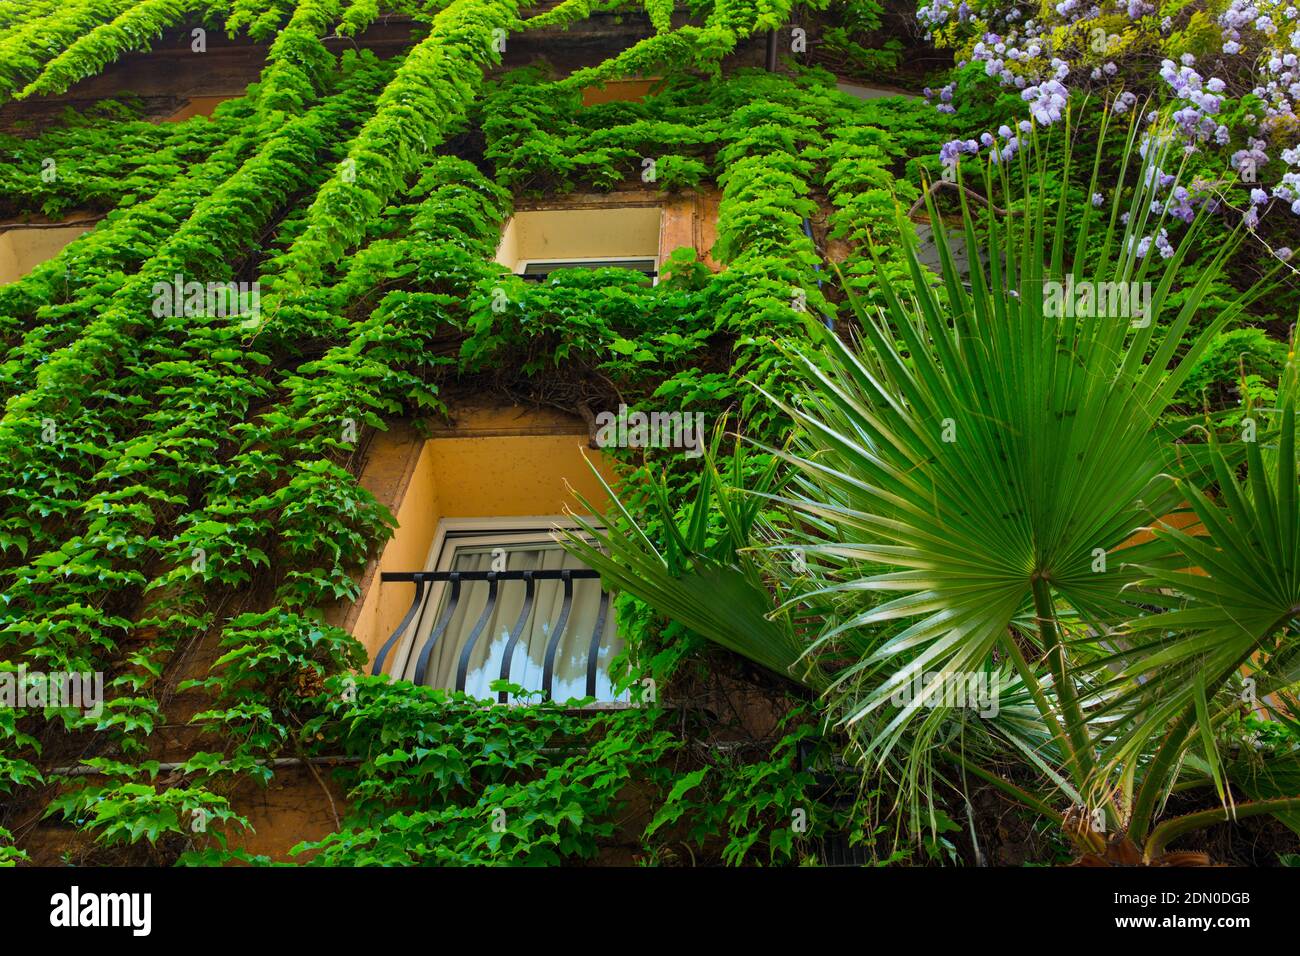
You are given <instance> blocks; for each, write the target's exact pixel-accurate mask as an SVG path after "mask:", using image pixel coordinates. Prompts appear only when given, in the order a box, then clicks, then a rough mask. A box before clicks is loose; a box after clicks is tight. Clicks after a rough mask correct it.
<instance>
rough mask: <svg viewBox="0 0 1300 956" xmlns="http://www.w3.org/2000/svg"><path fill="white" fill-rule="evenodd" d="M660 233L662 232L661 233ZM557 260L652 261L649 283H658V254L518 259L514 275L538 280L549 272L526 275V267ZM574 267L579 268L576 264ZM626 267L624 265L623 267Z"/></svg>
mask: <svg viewBox="0 0 1300 956" xmlns="http://www.w3.org/2000/svg"><path fill="white" fill-rule="evenodd" d="M661 235H662V234H661ZM559 262H580V263H581V262H653V263H654V275H652V276H650V277H649V278H650V284H651V285H658V284H659V256H658V255H653V256H564V257H562V258H559V259H520V260H519V261H518V262H516V263H515V273H514V274H515V275H517V276H519V277H520V278H521V279H524V280H526V281H535V282H540V281H544V280H545V279H548V278H550V273H549V272H548V273H543V274H536V273H534V274H533V275H528V274H527V273H528V267H529V266H533V265H538V266H545V265H553V264H555V263H559ZM576 268H581V266H577V267H576ZM624 268H626V267H624ZM632 271H633V272H640V273H641V274H642V275H645V270H643V269H633V270H632Z"/></svg>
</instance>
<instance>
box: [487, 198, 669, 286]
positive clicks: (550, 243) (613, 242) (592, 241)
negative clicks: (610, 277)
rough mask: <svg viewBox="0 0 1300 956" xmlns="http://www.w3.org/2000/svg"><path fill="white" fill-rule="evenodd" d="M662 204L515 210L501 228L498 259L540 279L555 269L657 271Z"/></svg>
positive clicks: (647, 273)
mask: <svg viewBox="0 0 1300 956" xmlns="http://www.w3.org/2000/svg"><path fill="white" fill-rule="evenodd" d="M661 220H662V210H661V209H660V208H659V207H658V206H634V205H629V206H594V207H580V208H569V209H533V210H522V211H520V212H516V213H515V215H514V217H513V218H512V219H511V220H510V222H509V223H508V224H507V225H506V228H505V230H504V231H503V232H502V233H501V244H500V246H499V247H498V248H497V262H499V263H500V264H501V265H503V266H505V267H506V268H507V269H509V270H510V271H511V272H513V273H515V274H517V275H521V276H524V277H525V278H528V279H533V280H540V279H544V278H545V277H546V276H547V275H549V274H550V273H552V272H554V271H555V270H556V269H575V268H577V269H581V268H588V269H598V268H604V267H617V268H624V269H635V270H636V271H638V272H642V273H644V274H646V275H648V276H650V277H651V278H654V276H655V275H656V274H657V272H658V268H659V260H660V249H659V245H660V232H661Z"/></svg>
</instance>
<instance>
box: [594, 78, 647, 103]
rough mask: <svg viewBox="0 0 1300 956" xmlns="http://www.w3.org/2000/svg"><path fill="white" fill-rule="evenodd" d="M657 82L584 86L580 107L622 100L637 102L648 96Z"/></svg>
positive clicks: (615, 81)
mask: <svg viewBox="0 0 1300 956" xmlns="http://www.w3.org/2000/svg"><path fill="white" fill-rule="evenodd" d="M658 82H659V80H658V79H647V80H610V81H608V82H607V83H605V85H604V86H584V87H583V88H582V105H583V106H594V105H596V104H597V103H613V102H616V101H622V100H632V101H637V102H639V101H641V100H643V99H645V98H646V96H648V95H649V94H650V91H651V90H652V89H653V88H654V86H655V84H656V83H658Z"/></svg>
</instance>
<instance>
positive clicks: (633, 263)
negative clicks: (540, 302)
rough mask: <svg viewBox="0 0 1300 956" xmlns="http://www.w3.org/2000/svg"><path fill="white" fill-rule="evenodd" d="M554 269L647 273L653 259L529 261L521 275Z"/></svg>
mask: <svg viewBox="0 0 1300 956" xmlns="http://www.w3.org/2000/svg"><path fill="white" fill-rule="evenodd" d="M556 269H635V270H636V271H637V272H644V273H646V274H648V275H654V273H655V260H653V259H600V260H595V259H575V260H573V261H571V262H530V263H528V264H527V265H525V266H524V271H523V273H522V274H523V275H526V276H544V275H550V274H551V273H552V272H554V271H555V270H556Z"/></svg>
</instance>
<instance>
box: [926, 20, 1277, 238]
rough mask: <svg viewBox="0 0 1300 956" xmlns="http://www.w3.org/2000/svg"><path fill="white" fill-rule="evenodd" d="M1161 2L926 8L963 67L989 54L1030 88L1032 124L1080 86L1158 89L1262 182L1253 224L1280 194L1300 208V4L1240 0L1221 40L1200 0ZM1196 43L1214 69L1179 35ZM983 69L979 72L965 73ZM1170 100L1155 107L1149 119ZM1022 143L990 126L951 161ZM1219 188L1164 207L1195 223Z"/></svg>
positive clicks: (1155, 96) (1207, 147)
mask: <svg viewBox="0 0 1300 956" xmlns="http://www.w3.org/2000/svg"><path fill="white" fill-rule="evenodd" d="M972 4H973V5H972ZM1167 9H1172V8H1167ZM1157 12H1158V11H1157V7H1156V6H1155V5H1154V4H1153V3H1152V2H1148V0H1058V2H1055V3H1052V4H1049V5H1042V6H1040V5H1037V4H1034V5H1032V6H1031V5H1028V4H1023V3H1021V4H1017V3H1016V2H1014V0H1010V2H1008V0H969V2H968V0H963V2H960V3H954V2H953V0H929V2H928V3H927V4H925V5H924V6H921V7H920V9H918V11H917V17H918V20H919V21H920V23H921V25H922V26H923V27H924V28H925V29H927V30H928V31H929V32H928V34H927V36H928V37H929V38H931V39H933V40H934V41H935V42H936V44H938V45H941V46H943V45H946V46H948V47H951V48H953V49H955V50H956V66H957V67H958V69H959V70H965V68H967V67H969V66H970V65H972V64H979V65H982V67H983V69H982V70H981V71H980V73H981V74H982V76H983V77H986V78H988V79H990V80H993V81H995V82H996V83H997V85H998V86H1000V87H1004V88H1009V89H1015V90H1018V91H1019V92H1020V98H1021V99H1022V101H1023V102H1024V104H1025V108H1026V112H1027V114H1028V117H1029V120H1030V121H1032V123H1035V124H1038V125H1040V126H1050V125H1052V124H1054V123H1058V122H1060V121H1061V119H1062V117H1063V116H1064V113H1065V110H1066V107H1067V105H1068V103H1069V102H1070V98H1071V96H1072V95H1075V94H1082V93H1088V94H1100V95H1102V96H1103V97H1104V98H1105V100H1106V101H1107V102H1108V103H1109V104H1110V106H1111V109H1112V111H1113V112H1114V113H1116V114H1125V113H1128V112H1129V111H1130V110H1132V109H1133V108H1134V107H1135V106H1136V105H1137V103H1138V101H1139V99H1147V98H1151V99H1152V100H1153V101H1154V102H1155V104H1157V105H1158V104H1167V110H1165V111H1164V112H1168V113H1169V114H1170V115H1171V116H1172V121H1173V128H1174V129H1175V130H1176V132H1177V134H1178V135H1179V136H1180V137H1181V139H1182V142H1183V149H1184V150H1185V151H1187V152H1189V153H1195V152H1212V151H1217V150H1223V155H1224V157H1225V159H1227V160H1228V161H1229V164H1230V166H1231V168H1232V169H1233V170H1235V171H1236V172H1237V174H1238V176H1239V178H1240V180H1241V182H1242V183H1243V185H1245V187H1246V188H1247V189H1248V190H1249V195H1250V202H1249V204H1248V205H1247V208H1246V209H1245V211H1244V213H1243V215H1244V219H1245V223H1246V225H1247V226H1248V227H1250V228H1252V229H1253V228H1255V226H1256V225H1257V224H1258V222H1259V220H1260V217H1261V216H1263V215H1264V214H1265V213H1266V212H1267V211H1268V209H1269V208H1270V206H1272V205H1273V204H1280V205H1285V206H1286V207H1287V208H1288V209H1290V210H1291V211H1292V212H1294V213H1295V214H1296V215H1300V145H1297V139H1298V138H1300V118H1298V117H1297V116H1296V113H1295V104H1296V103H1297V102H1300V7H1297V6H1296V5H1293V4H1292V3H1291V2H1290V0H1229V2H1228V3H1227V5H1226V7H1224V8H1223V9H1222V12H1220V13H1219V14H1218V17H1217V22H1216V21H1213V20H1211V21H1210V22H1211V23H1214V25H1215V26H1217V29H1218V31H1219V45H1218V46H1217V47H1215V48H1213V49H1208V50H1207V49H1206V48H1205V38H1204V29H1203V25H1204V24H1205V23H1206V21H1205V19H1204V13H1203V12H1200V7H1199V5H1197V4H1189V5H1183V6H1182V7H1181V8H1180V9H1178V10H1177V11H1175V12H1173V13H1172V14H1171V15H1169V16H1164V17H1161V18H1159V19H1157V16H1156V15H1157ZM1194 16H1199V17H1200V19H1199V20H1198V21H1197V25H1196V26H1197V28H1196V29H1188V28H1189V25H1190V24H1191V21H1192V18H1193V17H1194ZM1212 29H1213V27H1212ZM1188 37H1193V39H1191V40H1189V39H1188ZM1191 42H1199V43H1200V46H1199V47H1196V50H1197V52H1199V54H1200V56H1201V59H1203V60H1204V61H1205V63H1206V65H1207V66H1209V67H1210V69H1208V70H1203V69H1198V58H1197V55H1195V54H1194V53H1193V52H1192V51H1191V50H1188V49H1180V48H1179V46H1178V45H1179V44H1186V43H1191ZM1152 48H1155V49H1160V50H1163V51H1164V52H1165V56H1164V57H1163V58H1162V63H1161V66H1160V69H1159V72H1158V75H1157V76H1154V77H1153V76H1152V75H1151V71H1150V66H1149V64H1150V58H1149V55H1148V53H1149V51H1150V50H1151V49H1152ZM1130 51H1140V52H1130ZM970 75H971V73H970V71H969V70H965V72H963V73H962V76H966V77H970ZM964 88H965V87H963V86H961V85H960V84H959V83H949V84H947V85H945V86H943V87H942V88H940V89H939V90H938V91H937V92H935V91H932V90H929V89H927V90H926V91H925V92H926V96H927V98H928V99H930V100H931V101H932V102H934V103H935V105H936V107H937V108H938V109H940V110H942V111H943V112H946V113H953V112H956V109H957V107H958V106H959V105H960V104H959V102H958V99H959V98H960V96H961V93H960V92H959V89H964ZM1243 96H1253V97H1256V98H1258V101H1259V102H1258V103H1255V102H1252V101H1249V100H1248V101H1247V102H1246V104H1245V109H1240V108H1239V105H1241V104H1242V99H1241V98H1242V97H1243ZM1157 112H1160V111H1159V110H1156V109H1153V110H1152V112H1151V113H1150V115H1149V117H1148V119H1150V118H1154V116H1155V115H1156V113H1157ZM1003 129H1006V127H1003ZM1022 132H1023V131H1022ZM986 139H987V140H988V142H986V141H985V140H986ZM1014 141H1015V137H1014V136H1012V137H1010V138H1009V139H1008V138H1004V139H1003V140H1001V141H997V140H994V139H993V137H992V136H991V135H990V134H988V133H985V134H984V135H983V136H982V137H979V138H975V139H957V140H953V141H952V142H950V143H947V144H946V145H945V146H944V147H943V149H942V151H941V153H940V159H941V161H942V162H943V163H944V164H945V165H947V166H952V165H955V164H956V163H957V162H958V160H959V159H960V158H961V157H962V156H964V155H974V154H978V153H979V152H980V151H981V150H982V149H988V150H990V151H991V154H992V158H993V159H994V160H995V161H1001V160H1003V159H1005V158H1008V157H1009V155H1014V153H1015V149H1016V146H1014V145H1010V144H1011V143H1012V142H1014ZM1008 147H1009V148H1008ZM1277 159H1280V163H1279V162H1277ZM1280 166H1284V167H1285V168H1283V169H1279V167H1280ZM1266 167H1267V168H1266ZM1155 173H1156V174H1157V175H1159V176H1160V178H1161V186H1162V187H1164V188H1168V187H1169V183H1166V182H1165V179H1166V177H1168V179H1169V182H1172V180H1173V177H1172V176H1168V174H1167V173H1165V172H1164V171H1163V170H1157V171H1155ZM1265 179H1267V180H1268V183H1267V184H1265V183H1264V182H1263V181H1264V180H1265ZM1212 193H1213V190H1211V189H1209V188H1208V186H1207V188H1205V189H1201V188H1197V187H1196V185H1195V184H1193V188H1192V189H1190V190H1189V189H1186V188H1183V187H1177V188H1174V189H1173V191H1172V192H1171V193H1169V194H1168V195H1167V196H1165V197H1163V198H1162V199H1161V200H1160V201H1159V202H1158V204H1157V205H1158V206H1159V209H1158V210H1157V211H1164V212H1167V213H1168V215H1169V216H1170V217H1172V219H1173V220H1179V221H1183V222H1190V221H1191V219H1192V218H1194V215H1195V207H1196V206H1197V205H1198V204H1200V203H1202V202H1217V201H1216V200H1213V199H1212ZM1096 199H1097V197H1094V201H1096ZM1145 243H1146V244H1145V245H1144V246H1140V247H1139V254H1145V253H1146V251H1147V250H1149V249H1150V248H1153V247H1154V248H1155V249H1156V250H1158V251H1159V252H1161V253H1162V254H1163V253H1164V249H1165V248H1166V245H1165V243H1167V240H1165V241H1164V242H1162V240H1161V237H1160V236H1158V235H1157V236H1151V237H1147V239H1146V240H1145Z"/></svg>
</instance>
